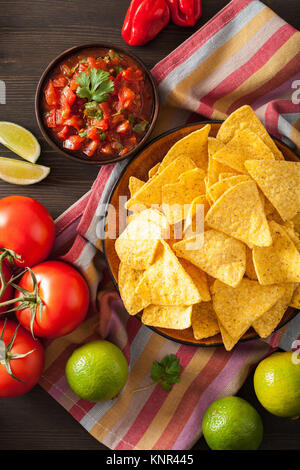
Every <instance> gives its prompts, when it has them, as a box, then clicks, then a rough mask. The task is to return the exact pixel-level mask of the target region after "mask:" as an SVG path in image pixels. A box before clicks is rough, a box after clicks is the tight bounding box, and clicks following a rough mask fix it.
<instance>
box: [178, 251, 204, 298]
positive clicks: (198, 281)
mask: <svg viewBox="0 0 300 470" xmlns="http://www.w3.org/2000/svg"><path fill="white" fill-rule="evenodd" d="M178 261H179V262H180V264H181V266H182V267H183V269H184V270H185V271H186V272H187V273H188V275H189V276H190V277H191V279H192V281H193V283H194V284H195V286H196V287H197V289H198V291H199V293H200V296H201V300H202V301H203V302H208V301H209V300H210V298H211V297H210V292H209V288H208V284H207V275H206V273H205V272H204V271H202V269H199V268H197V266H195V265H194V264H192V263H190V262H189V261H187V260H186V259H183V258H182V259H179V260H178Z"/></svg>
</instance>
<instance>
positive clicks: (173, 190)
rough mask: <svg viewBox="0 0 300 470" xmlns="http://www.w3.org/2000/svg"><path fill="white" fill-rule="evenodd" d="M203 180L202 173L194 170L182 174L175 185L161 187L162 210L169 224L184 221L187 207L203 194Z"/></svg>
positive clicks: (199, 170) (196, 169)
mask: <svg viewBox="0 0 300 470" xmlns="http://www.w3.org/2000/svg"><path fill="white" fill-rule="evenodd" d="M204 178H205V173H204V171H203V170H201V169H200V168H194V169H193V170H189V171H187V172H185V173H183V174H182V175H181V176H180V177H179V181H178V182H177V183H174V184H166V185H165V186H163V188H162V208H163V211H164V213H165V214H166V216H167V219H168V221H169V223H170V224H176V223H177V222H180V221H181V220H183V219H185V218H186V216H187V213H188V210H189V205H190V204H192V202H193V200H194V199H195V198H196V197H197V196H199V195H201V194H205V183H204Z"/></svg>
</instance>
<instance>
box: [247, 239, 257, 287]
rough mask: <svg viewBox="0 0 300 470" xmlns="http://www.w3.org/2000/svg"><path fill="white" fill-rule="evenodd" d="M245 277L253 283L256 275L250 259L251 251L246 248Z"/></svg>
mask: <svg viewBox="0 0 300 470" xmlns="http://www.w3.org/2000/svg"><path fill="white" fill-rule="evenodd" d="M245 274H246V276H247V277H248V278H249V279H252V280H253V281H257V275H256V271H255V267H254V264H253V259H252V250H250V248H249V247H248V246H246V273H245Z"/></svg>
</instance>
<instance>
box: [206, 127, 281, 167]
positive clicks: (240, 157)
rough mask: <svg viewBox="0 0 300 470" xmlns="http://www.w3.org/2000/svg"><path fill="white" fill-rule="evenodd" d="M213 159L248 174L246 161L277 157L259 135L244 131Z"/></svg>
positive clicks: (247, 130) (238, 133)
mask: <svg viewBox="0 0 300 470" xmlns="http://www.w3.org/2000/svg"><path fill="white" fill-rule="evenodd" d="M213 159H214V160H217V161H218V162H219V163H222V164H224V165H227V166H229V167H230V168H233V169H234V170H236V171H239V172H240V173H245V174H248V172H247V170H246V168H245V165H244V163H245V161H246V160H275V157H274V154H273V152H272V151H271V150H270V148H269V147H268V146H267V145H266V144H264V143H263V141H262V140H261V138H260V137H258V135H256V134H254V132H252V131H250V130H249V129H244V130H242V131H239V132H237V133H236V134H235V136H234V137H233V139H232V140H230V142H228V144H227V145H225V147H223V148H222V149H221V150H219V151H218V152H217V153H215V155H214V156H213Z"/></svg>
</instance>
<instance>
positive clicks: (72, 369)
mask: <svg viewBox="0 0 300 470" xmlns="http://www.w3.org/2000/svg"><path fill="white" fill-rule="evenodd" d="M127 377H128V364H127V360H126V358H125V356H124V354H123V353H122V351H121V350H120V349H119V348H118V347H117V346H115V345H114V344H113V343H110V342H109V341H105V340H96V341H90V342H89V343H86V344H84V345H83V346H80V347H79V348H78V349H76V350H75V351H74V352H73V354H72V355H71V356H70V358H69V359H68V362H67V364H66V378H67V381H68V384H69V386H70V388H71V389H72V390H73V392H74V393H76V395H78V396H79V397H80V398H83V399H84V400H88V401H105V400H111V399H112V398H115V397H116V396H117V395H118V394H119V393H120V392H121V390H122V388H123V387H124V385H125V384H126V381H127Z"/></svg>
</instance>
